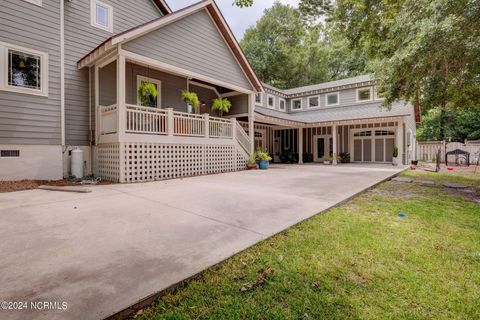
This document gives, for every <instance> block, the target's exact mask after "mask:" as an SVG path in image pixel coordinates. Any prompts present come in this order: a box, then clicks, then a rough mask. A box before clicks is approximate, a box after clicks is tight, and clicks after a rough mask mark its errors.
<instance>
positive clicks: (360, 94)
mask: <svg viewBox="0 0 480 320" xmlns="http://www.w3.org/2000/svg"><path fill="white" fill-rule="evenodd" d="M372 96H373V94H372V88H371V87H370V88H361V89H357V102H366V101H372V98H373V97H372Z"/></svg>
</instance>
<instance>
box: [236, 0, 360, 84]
mask: <svg viewBox="0 0 480 320" xmlns="http://www.w3.org/2000/svg"><path fill="white" fill-rule="evenodd" d="M329 28H330V27H329V26H328V25H324V24H312V23H309V22H308V21H306V20H305V19H304V16H302V14H301V12H300V11H299V10H297V9H295V8H293V7H291V6H289V5H283V4H281V3H280V2H276V3H275V4H274V5H273V7H272V8H270V9H267V10H265V13H264V16H263V17H262V18H261V19H260V20H259V21H258V22H257V24H256V25H255V26H254V27H251V28H249V29H247V30H246V31H245V35H244V37H243V39H242V40H241V42H240V45H241V46H242V48H243V50H244V51H245V54H246V56H247V58H248V59H249V61H250V63H251V64H252V66H253V68H254V70H255V71H256V72H257V75H258V76H259V78H260V79H261V80H262V81H264V82H267V83H270V84H272V85H274V86H277V87H279V88H283V89H285V88H292V87H298V86H304V85H310V84H314V83H319V82H324V81H329V80H334V79H338V78H344V77H348V76H353V75H358V74H361V73H364V72H365V67H366V60H365V58H364V57H363V51H362V50H361V49H356V48H354V49H352V48H350V46H349V42H348V39H347V38H346V37H344V36H343V35H342V33H340V32H337V31H336V30H333V29H331V28H330V29H329Z"/></svg>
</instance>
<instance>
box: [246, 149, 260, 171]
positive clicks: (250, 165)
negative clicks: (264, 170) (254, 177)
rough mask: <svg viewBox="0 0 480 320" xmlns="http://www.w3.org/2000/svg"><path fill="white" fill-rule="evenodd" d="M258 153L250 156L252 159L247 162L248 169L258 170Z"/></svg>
mask: <svg viewBox="0 0 480 320" xmlns="http://www.w3.org/2000/svg"><path fill="white" fill-rule="evenodd" d="M256 157H257V156H256V153H255V152H254V153H252V154H251V155H250V158H248V160H247V169H248V170H252V169H258V164H257V158H256Z"/></svg>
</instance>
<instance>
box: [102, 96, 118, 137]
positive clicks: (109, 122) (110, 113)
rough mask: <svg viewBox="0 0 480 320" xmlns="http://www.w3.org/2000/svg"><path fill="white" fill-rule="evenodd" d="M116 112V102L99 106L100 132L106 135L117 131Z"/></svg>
mask: <svg viewBox="0 0 480 320" xmlns="http://www.w3.org/2000/svg"><path fill="white" fill-rule="evenodd" d="M117 112H118V108H117V105H116V104H113V105H110V106H100V117H101V121H100V134H102V135H106V134H112V133H116V132H117V116H118V115H117Z"/></svg>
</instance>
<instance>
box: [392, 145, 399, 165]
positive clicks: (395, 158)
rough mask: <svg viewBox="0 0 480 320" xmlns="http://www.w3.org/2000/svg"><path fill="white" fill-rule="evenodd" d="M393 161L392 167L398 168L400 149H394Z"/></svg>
mask: <svg viewBox="0 0 480 320" xmlns="http://www.w3.org/2000/svg"><path fill="white" fill-rule="evenodd" d="M392 156H393V161H392V165H394V166H398V160H399V159H398V148H397V147H393V154H392Z"/></svg>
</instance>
